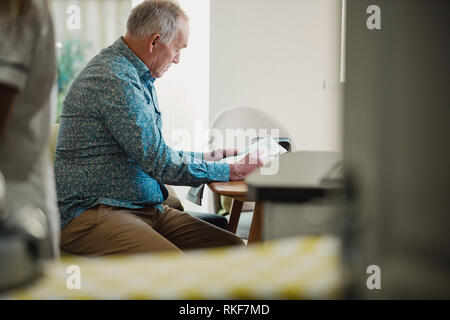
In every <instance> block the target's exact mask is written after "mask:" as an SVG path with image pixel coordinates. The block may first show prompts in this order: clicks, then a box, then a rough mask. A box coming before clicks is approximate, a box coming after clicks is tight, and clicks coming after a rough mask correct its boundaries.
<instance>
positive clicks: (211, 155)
mask: <svg viewBox="0 0 450 320" xmlns="http://www.w3.org/2000/svg"><path fill="white" fill-rule="evenodd" d="M238 153H239V151H238V150H237V149H216V150H213V151H211V152H207V153H205V157H204V159H205V160H206V161H218V160H222V159H223V158H226V157H232V156H235V155H237V154H238Z"/></svg>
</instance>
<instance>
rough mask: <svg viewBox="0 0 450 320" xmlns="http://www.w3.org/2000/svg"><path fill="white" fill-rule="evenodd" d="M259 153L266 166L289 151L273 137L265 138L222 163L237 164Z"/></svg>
mask: <svg viewBox="0 0 450 320" xmlns="http://www.w3.org/2000/svg"><path fill="white" fill-rule="evenodd" d="M254 152H255V153H256V152H259V158H260V160H261V161H262V162H263V163H264V165H268V164H270V162H271V161H272V160H273V159H274V157H276V156H279V155H281V154H283V153H285V152H287V150H286V149H285V148H283V147H282V146H281V145H279V144H278V143H277V142H276V141H275V139H273V138H272V137H271V136H267V137H264V138H262V139H259V140H258V141H256V142H254V143H252V144H251V145H249V146H248V147H246V148H245V149H243V150H240V152H239V153H238V154H237V155H236V156H233V157H228V158H224V159H222V160H221V161H222V162H224V163H228V164H235V163H238V162H239V161H240V160H242V159H243V158H244V157H245V156H246V155H247V154H249V153H254Z"/></svg>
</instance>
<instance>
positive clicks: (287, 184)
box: [246, 151, 342, 188]
mask: <svg viewBox="0 0 450 320" xmlns="http://www.w3.org/2000/svg"><path fill="white" fill-rule="evenodd" d="M341 159H342V156H341V154H340V153H338V152H329V151H300V152H289V153H285V154H282V155H281V156H280V157H279V158H278V160H279V161H278V167H277V166H276V163H275V164H273V170H272V171H270V170H267V171H266V172H264V171H262V169H259V170H257V171H255V172H253V173H252V174H250V175H249V176H248V177H247V179H246V182H247V184H248V185H251V186H252V187H272V188H277V187H283V188H302V187H305V188H312V187H320V186H322V185H323V183H322V178H324V177H325V175H326V174H327V172H329V170H330V169H331V168H332V167H333V166H334V165H335V164H336V163H337V162H338V161H340V160H341Z"/></svg>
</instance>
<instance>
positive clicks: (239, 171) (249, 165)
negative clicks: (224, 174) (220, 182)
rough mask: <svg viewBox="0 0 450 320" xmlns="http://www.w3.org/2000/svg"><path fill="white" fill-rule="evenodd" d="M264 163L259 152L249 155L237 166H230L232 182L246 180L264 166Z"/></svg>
mask: <svg viewBox="0 0 450 320" xmlns="http://www.w3.org/2000/svg"><path fill="white" fill-rule="evenodd" d="M263 165H264V162H263V161H262V159H261V156H260V154H259V153H258V152H253V153H249V154H247V155H246V156H245V158H243V159H242V160H240V161H239V162H238V163H236V164H230V181H234V180H244V178H245V177H246V176H247V175H249V174H250V173H252V172H253V171H254V170H256V169H258V168H259V167H261V166H263Z"/></svg>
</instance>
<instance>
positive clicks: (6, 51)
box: [0, 12, 37, 91]
mask: <svg viewBox="0 0 450 320" xmlns="http://www.w3.org/2000/svg"><path fill="white" fill-rule="evenodd" d="M32 15H33V14H32V12H31V13H27V14H26V15H25V16H23V17H20V18H15V19H12V18H10V17H8V16H7V15H0V39H2V44H1V46H0V83H2V84H6V85H9V86H12V87H15V88H17V89H19V90H20V91H21V90H23V88H24V87H25V84H26V81H27V77H28V74H29V72H30V65H31V59H32V56H33V52H34V47H35V39H36V31H37V30H36V27H35V26H34V25H35V24H33V21H34V20H33V16H32Z"/></svg>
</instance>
